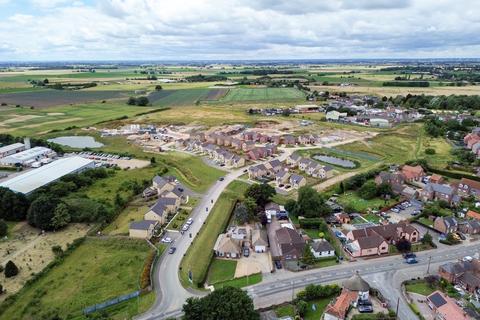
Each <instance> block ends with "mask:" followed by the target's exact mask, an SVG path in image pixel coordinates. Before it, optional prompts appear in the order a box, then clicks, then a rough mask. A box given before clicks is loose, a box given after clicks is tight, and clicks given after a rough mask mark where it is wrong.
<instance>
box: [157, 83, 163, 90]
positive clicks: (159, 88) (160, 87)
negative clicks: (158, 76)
mask: <svg viewBox="0 0 480 320" xmlns="http://www.w3.org/2000/svg"><path fill="white" fill-rule="evenodd" d="M162 89H163V88H162V86H161V85H159V84H157V85H156V86H155V91H160V90H162Z"/></svg>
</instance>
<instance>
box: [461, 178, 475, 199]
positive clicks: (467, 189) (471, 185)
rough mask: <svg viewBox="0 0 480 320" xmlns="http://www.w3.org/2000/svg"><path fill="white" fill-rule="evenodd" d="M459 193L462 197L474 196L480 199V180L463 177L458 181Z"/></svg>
mask: <svg viewBox="0 0 480 320" xmlns="http://www.w3.org/2000/svg"><path fill="white" fill-rule="evenodd" d="M458 195H459V196H461V197H469V196H473V197H475V198H476V199H480V182H478V181H475V180H471V179H466V178H462V179H461V180H460V182H459V183H458Z"/></svg>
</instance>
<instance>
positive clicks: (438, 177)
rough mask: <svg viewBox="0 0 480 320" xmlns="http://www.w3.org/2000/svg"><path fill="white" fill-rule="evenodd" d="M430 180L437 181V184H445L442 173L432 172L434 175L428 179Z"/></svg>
mask: <svg viewBox="0 0 480 320" xmlns="http://www.w3.org/2000/svg"><path fill="white" fill-rule="evenodd" d="M428 182H431V183H436V184H443V183H444V179H443V177H442V176H441V175H439V174H432V176H431V177H430V179H429V180H428Z"/></svg>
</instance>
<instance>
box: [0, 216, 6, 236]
mask: <svg viewBox="0 0 480 320" xmlns="http://www.w3.org/2000/svg"><path fill="white" fill-rule="evenodd" d="M7 231H8V226H7V223H6V222H5V221H4V220H3V219H2V220H0V237H2V238H3V237H5V236H6V235H7Z"/></svg>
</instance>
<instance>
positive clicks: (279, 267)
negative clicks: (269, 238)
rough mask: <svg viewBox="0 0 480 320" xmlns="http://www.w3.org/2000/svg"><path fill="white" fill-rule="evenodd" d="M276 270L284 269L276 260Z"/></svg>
mask: <svg viewBox="0 0 480 320" xmlns="http://www.w3.org/2000/svg"><path fill="white" fill-rule="evenodd" d="M275 268H277V269H282V263H281V262H280V261H278V260H275Z"/></svg>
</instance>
